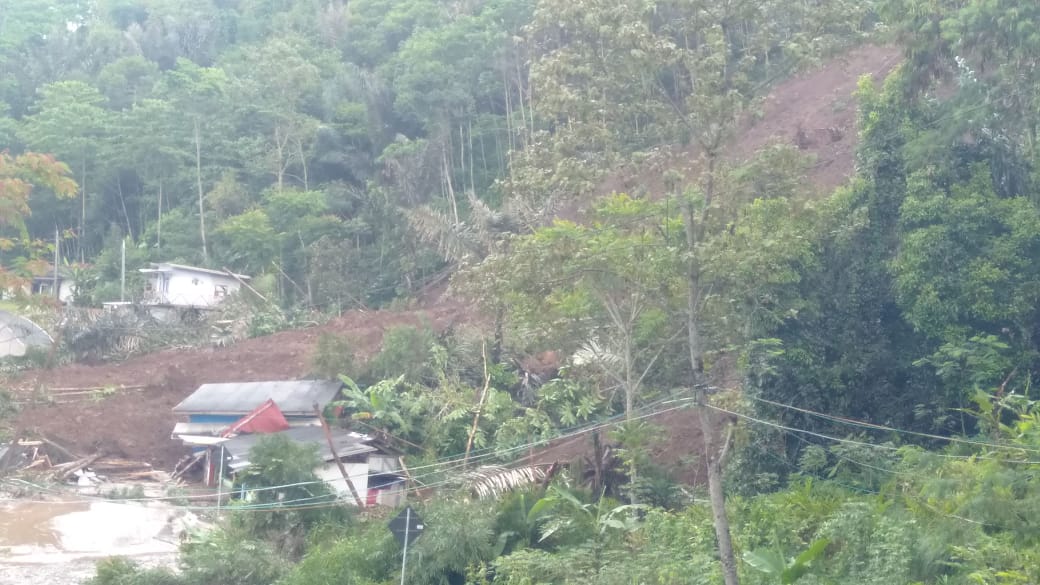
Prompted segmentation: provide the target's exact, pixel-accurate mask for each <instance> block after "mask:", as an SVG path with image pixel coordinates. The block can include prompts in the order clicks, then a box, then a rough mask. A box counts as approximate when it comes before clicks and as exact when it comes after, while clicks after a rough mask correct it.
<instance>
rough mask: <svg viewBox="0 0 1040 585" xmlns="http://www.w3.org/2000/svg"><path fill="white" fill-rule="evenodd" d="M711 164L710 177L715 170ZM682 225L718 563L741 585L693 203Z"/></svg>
mask: <svg viewBox="0 0 1040 585" xmlns="http://www.w3.org/2000/svg"><path fill="white" fill-rule="evenodd" d="M712 162H714V159H712V161H710V162H709V173H711V171H712V169H714V165H713V164H711V163H712ZM708 180H709V188H713V187H714V178H713V177H710V176H709V178H708ZM712 195H713V193H706V196H705V206H707V204H708V202H709V201H710V199H711V196H712ZM682 214H683V223H684V224H685V226H684V227H685V228H686V245H687V248H688V249H687V253H688V254H689V257H690V259H689V261H688V264H687V279H688V284H689V290H688V291H687V294H686V303H687V305H686V330H687V334H688V336H689V339H688V342H689V347H690V367H691V369H692V371H693V380H692V382H693V386H694V391H695V392H696V396H697V404H698V410H699V418H700V424H701V437H702V440H703V442H704V453H705V457H706V459H707V460H706V461H705V464H706V467H707V472H708V493H709V496H710V501H711V511H712V518H713V520H714V524H715V537H716V539H717V540H718V543H719V562H720V563H721V565H722V577H723V580H724V582H725V585H739V583H740V579H739V578H738V576H737V562H736V557H735V555H734V554H733V541H732V539H731V538H730V530H729V517H728V516H727V515H726V495H725V493H724V492H723V488H722V453H716V451H715V449H714V448H713V441H712V437H713V435H712V433H713V432H714V425H713V424H712V423H713V421H712V418H713V417H712V414H711V412H709V410H708V408H707V406H706V401H707V396H706V392H705V389H704V386H703V382H704V376H703V374H704V348H703V347H702V345H701V336H700V328H699V325H698V323H697V317H698V304H700V266H699V264H698V262H697V251H696V247H697V244H698V242H699V240H700V238H701V237H702V236H701V235H702V234H703V231H704V226H697V225H696V223H695V219H694V217H695V216H694V210H693V203H692V202H690V201H684V202H683V205H682Z"/></svg>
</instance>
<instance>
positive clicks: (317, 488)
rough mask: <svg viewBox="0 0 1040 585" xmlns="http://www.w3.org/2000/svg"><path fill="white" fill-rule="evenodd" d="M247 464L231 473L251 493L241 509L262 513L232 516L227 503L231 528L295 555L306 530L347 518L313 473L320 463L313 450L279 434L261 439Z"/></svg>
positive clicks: (247, 511)
mask: <svg viewBox="0 0 1040 585" xmlns="http://www.w3.org/2000/svg"><path fill="white" fill-rule="evenodd" d="M249 462H250V465H249V467H248V468H246V469H244V470H242V471H240V472H239V473H238V474H237V475H236V482H237V483H238V484H240V485H242V486H245V487H247V488H248V489H251V490H255V491H251V492H250V497H249V499H248V500H247V501H246V502H242V503H241V505H243V506H251V507H257V506H259V507H261V508H265V509H264V510H263V512H260V513H257V512H255V511H251V510H242V511H238V512H234V508H235V504H232V506H231V510H232V511H233V515H232V526H235V527H237V528H238V529H240V530H242V531H244V532H245V533H246V534H252V535H256V536H259V537H261V538H264V539H269V540H270V541H272V542H275V543H277V545H278V548H279V549H280V550H282V551H283V553H285V554H286V555H288V556H295V555H298V554H299V553H300V552H301V549H302V546H303V542H304V540H305V538H306V534H307V532H308V531H309V530H311V529H313V528H314V527H316V526H318V525H320V524H323V523H333V524H335V523H343V522H345V521H347V520H348V517H349V514H348V512H347V510H346V509H345V508H344V507H343V506H342V505H336V504H334V503H333V502H335V500H336V496H335V495H334V494H333V493H331V491H330V490H329V488H328V486H327V485H326V484H325V483H324V482H322V481H320V480H318V477H317V476H316V475H315V473H314V470H315V469H317V468H318V466H319V465H320V464H321V463H322V462H321V461H320V458H319V457H318V453H317V449H316V446H314V445H303V444H298V443H294V442H292V441H290V440H289V439H288V438H286V437H283V436H281V435H270V436H265V437H262V438H261V439H260V440H259V441H258V442H257V443H256V445H254V446H253V448H252V449H251V450H250V453H249ZM283 506H284V510H283V509H282V508H283Z"/></svg>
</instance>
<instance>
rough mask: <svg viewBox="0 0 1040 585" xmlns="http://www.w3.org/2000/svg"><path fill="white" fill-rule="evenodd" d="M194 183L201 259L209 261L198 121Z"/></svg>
mask: <svg viewBox="0 0 1040 585" xmlns="http://www.w3.org/2000/svg"><path fill="white" fill-rule="evenodd" d="M195 182H196V184H197V185H198V188H199V234H200V235H201V236H202V259H203V261H206V262H208V261H209V249H208V248H207V247H206V207H205V205H204V204H203V199H204V198H205V194H204V193H203V192H202V139H201V137H200V136H199V120H198V118H196V119H195Z"/></svg>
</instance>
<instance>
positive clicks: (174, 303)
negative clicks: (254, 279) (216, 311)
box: [140, 262, 249, 309]
mask: <svg viewBox="0 0 1040 585" xmlns="http://www.w3.org/2000/svg"><path fill="white" fill-rule="evenodd" d="M140 271H141V272H142V273H143V274H144V275H145V276H146V277H147V281H146V282H145V289H144V296H143V298H142V301H143V304H146V305H154V306H158V307H174V308H189V309H208V308H210V307H214V306H216V305H218V304H219V303H220V302H222V301H223V300H224V299H225V298H227V297H228V296H229V295H231V294H232V293H235V292H237V291H238V290H239V289H240V288H241V286H242V283H243V282H245V281H247V280H249V277H248V276H246V275H244V274H233V273H230V272H225V271H223V270H211V269H209V268H199V267H197V266H186V265H184V264H173V263H171V262H161V263H157V264H152V265H151V266H150V267H149V268H142V269H141V270H140Z"/></svg>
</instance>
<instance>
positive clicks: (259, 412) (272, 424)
mask: <svg viewBox="0 0 1040 585" xmlns="http://www.w3.org/2000/svg"><path fill="white" fill-rule="evenodd" d="M288 429H289V421H287V420H285V415H283V414H282V411H281V410H280V409H279V408H278V405H277V404H275V403H274V400H271V399H268V400H267V401H266V402H264V403H263V404H261V405H260V406H258V407H256V408H254V409H253V411H252V412H250V413H249V414H247V415H245V416H243V417H242V418H240V419H238V421H237V422H235V424H233V425H231V426H230V427H228V428H227V429H226V430H225V431H224V432H223V433H221V436H222V437H231V436H234V435H237V434H239V433H277V432H280V431H285V430H288Z"/></svg>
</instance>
